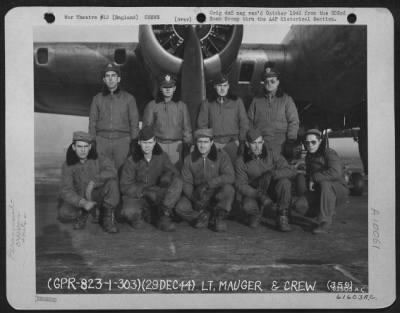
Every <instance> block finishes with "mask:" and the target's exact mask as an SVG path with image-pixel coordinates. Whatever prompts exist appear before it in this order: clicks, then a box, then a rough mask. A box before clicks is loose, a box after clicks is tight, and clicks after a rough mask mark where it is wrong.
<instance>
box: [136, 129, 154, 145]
mask: <svg viewBox="0 0 400 313" xmlns="http://www.w3.org/2000/svg"><path fill="white" fill-rule="evenodd" d="M153 137H154V131H153V127H151V126H148V125H146V126H143V128H142V129H141V130H140V132H139V140H141V141H147V140H150V139H151V138H153Z"/></svg>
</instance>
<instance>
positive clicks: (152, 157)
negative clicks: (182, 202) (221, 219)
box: [120, 126, 182, 231]
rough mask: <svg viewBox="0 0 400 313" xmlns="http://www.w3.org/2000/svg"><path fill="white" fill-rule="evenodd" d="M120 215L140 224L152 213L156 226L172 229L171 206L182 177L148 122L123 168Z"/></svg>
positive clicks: (178, 194) (177, 194) (178, 190)
mask: <svg viewBox="0 0 400 313" xmlns="http://www.w3.org/2000/svg"><path fill="white" fill-rule="evenodd" d="M120 187H121V192H122V202H123V204H122V211H121V215H122V216H123V217H124V218H126V219H127V220H128V222H129V223H130V224H131V226H132V227H134V228H138V227H140V226H141V225H142V222H143V218H144V219H145V220H148V219H147V217H149V219H150V220H151V217H153V216H155V217H156V219H157V227H158V228H159V229H161V230H162V231H173V230H174V229H175V226H174V224H173V223H172V219H171V218H172V214H173V208H174V206H175V204H176V202H177V201H178V200H179V198H180V196H181V193H182V180H181V179H180V178H179V172H178V170H177V169H176V168H175V166H174V165H172V163H171V161H170V159H169V157H168V155H167V154H166V153H165V152H164V151H163V150H162V149H161V147H160V145H159V144H158V143H157V142H156V140H155V137H154V132H153V129H152V127H151V126H144V127H143V129H142V130H141V131H140V132H139V142H138V144H137V145H136V147H133V151H132V155H131V156H130V157H129V158H128V159H127V160H126V161H125V164H124V165H123V168H122V173H121V180H120Z"/></svg>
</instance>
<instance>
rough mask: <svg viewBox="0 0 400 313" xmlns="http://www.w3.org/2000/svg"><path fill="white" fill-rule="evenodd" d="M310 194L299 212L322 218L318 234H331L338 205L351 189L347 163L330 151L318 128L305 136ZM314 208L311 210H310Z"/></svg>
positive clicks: (298, 206)
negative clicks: (343, 162)
mask: <svg viewBox="0 0 400 313" xmlns="http://www.w3.org/2000/svg"><path fill="white" fill-rule="evenodd" d="M304 145H305V147H306V150H307V155H306V182H307V186H308V188H307V191H306V192H305V194H304V195H303V196H302V197H300V198H299V199H298V200H297V201H296V202H295V205H294V208H295V209H296V210H297V211H300V212H302V213H305V212H307V214H308V215H312V216H314V215H316V216H318V222H319V225H318V227H316V228H315V229H314V230H313V233H314V234H322V233H327V232H329V230H330V228H331V226H332V219H333V216H334V214H335V211H336V210H335V209H336V207H337V206H339V205H341V204H343V203H345V202H346V200H347V197H348V194H349V190H348V187H347V183H346V180H345V178H344V173H343V164H342V162H341V161H340V158H339V156H338V154H337V153H336V151H335V150H333V149H331V148H328V147H327V146H326V145H325V141H324V140H322V134H321V132H320V131H319V130H318V129H310V130H308V131H307V132H306V133H305V139H304ZM309 209H310V211H308V210H309Z"/></svg>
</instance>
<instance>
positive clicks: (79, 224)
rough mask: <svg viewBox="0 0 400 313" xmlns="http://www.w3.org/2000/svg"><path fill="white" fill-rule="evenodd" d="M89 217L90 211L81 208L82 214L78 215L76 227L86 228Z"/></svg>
mask: <svg viewBox="0 0 400 313" xmlns="http://www.w3.org/2000/svg"><path fill="white" fill-rule="evenodd" d="M88 217H89V212H88V211H86V210H81V214H80V215H79V216H78V217H77V219H76V221H75V224H74V229H84V228H85V226H86V221H87V219H88Z"/></svg>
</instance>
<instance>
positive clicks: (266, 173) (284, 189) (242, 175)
mask: <svg viewBox="0 0 400 313" xmlns="http://www.w3.org/2000/svg"><path fill="white" fill-rule="evenodd" d="M292 176H293V171H292V169H291V168H290V166H289V164H288V163H287V161H286V160H285V159H284V158H283V157H282V156H281V155H280V154H278V153H276V152H274V151H272V150H271V149H267V148H266V146H265V145H264V140H263V137H262V133H261V131H260V130H259V129H254V128H253V129H250V130H249V131H248V132H247V136H246V147H245V150H244V154H243V156H241V157H239V158H238V159H237V161H236V188H237V190H238V192H239V193H240V194H241V195H242V196H243V198H242V199H243V200H242V208H243V210H244V211H245V212H246V214H247V217H248V221H247V222H248V224H249V226H250V227H252V228H255V227H257V225H258V223H259V220H260V218H261V216H262V213H263V209H264V208H266V207H267V206H269V205H270V204H272V200H271V198H270V197H272V198H275V200H276V202H277V205H278V209H277V212H278V219H277V227H278V229H279V230H281V231H290V230H291V227H290V224H289V218H288V215H289V207H290V201H291V182H290V178H291V177H292Z"/></svg>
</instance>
